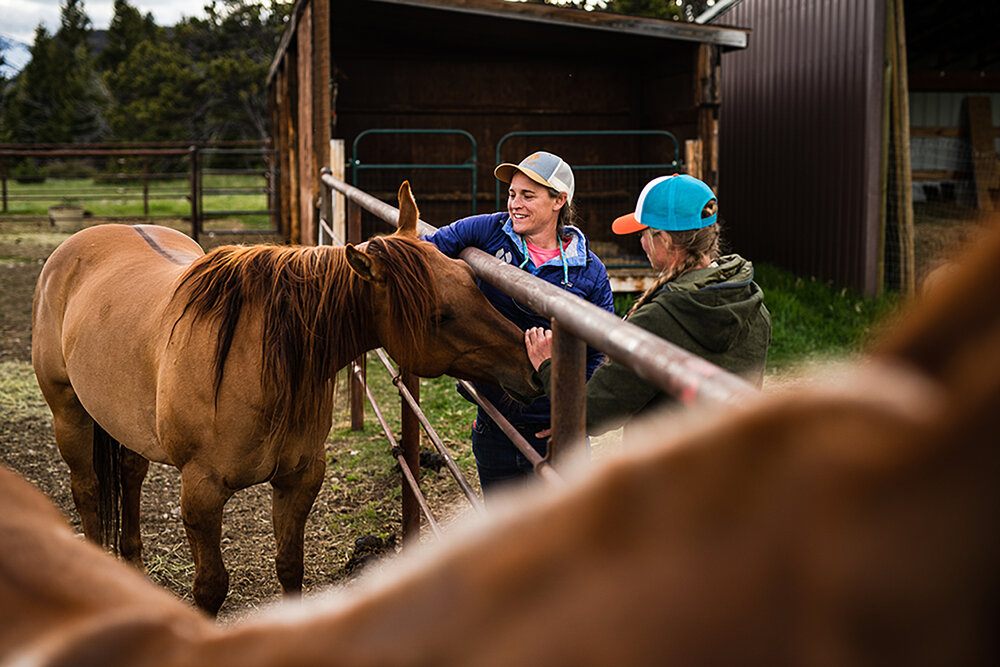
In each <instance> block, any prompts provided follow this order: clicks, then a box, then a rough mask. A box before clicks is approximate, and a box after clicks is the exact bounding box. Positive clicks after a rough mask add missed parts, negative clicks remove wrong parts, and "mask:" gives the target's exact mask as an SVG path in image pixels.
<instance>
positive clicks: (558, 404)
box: [546, 319, 587, 466]
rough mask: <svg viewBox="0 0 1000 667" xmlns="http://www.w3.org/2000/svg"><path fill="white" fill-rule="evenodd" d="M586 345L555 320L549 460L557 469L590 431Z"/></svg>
mask: <svg viewBox="0 0 1000 667" xmlns="http://www.w3.org/2000/svg"><path fill="white" fill-rule="evenodd" d="M586 382H587V345H586V343H584V342H583V341H582V340H580V339H579V338H577V337H576V336H573V335H572V334H571V333H569V331H567V330H566V329H565V328H564V327H563V326H562V325H560V324H559V322H557V321H556V320H555V319H553V320H552V438H551V439H550V440H549V451H548V456H547V457H546V458H547V460H548V461H549V462H550V463H552V465H553V466H557V465H558V464H559V463H560V462H561V459H562V458H563V457H565V456H566V455H568V454H570V453H571V450H572V448H573V447H574V446H575V445H578V444H579V443H580V442H582V441H583V439H584V437H585V436H586V428H587V384H586Z"/></svg>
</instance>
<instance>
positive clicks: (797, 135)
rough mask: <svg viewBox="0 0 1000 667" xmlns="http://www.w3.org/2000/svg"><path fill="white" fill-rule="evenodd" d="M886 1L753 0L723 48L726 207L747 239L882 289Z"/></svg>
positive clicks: (751, 246) (795, 261)
mask: <svg viewBox="0 0 1000 667" xmlns="http://www.w3.org/2000/svg"><path fill="white" fill-rule="evenodd" d="M884 5H885V0H744V2H742V3H740V4H739V5H737V6H736V7H735V8H734V9H733V10H732V11H730V12H728V13H727V14H726V15H725V17H724V22H725V23H727V24H730V25H739V26H742V27H747V28H750V29H752V30H753V32H752V39H751V41H750V46H749V47H748V48H747V49H746V50H744V51H733V52H729V53H727V54H725V55H724V56H723V58H722V62H723V74H722V100H723V103H724V106H725V110H724V112H723V113H722V114H721V117H720V129H719V133H720V141H719V150H720V158H719V159H720V178H719V188H720V193H719V195H720V198H719V201H720V211H721V213H722V216H723V218H724V219H725V220H726V222H727V223H728V226H727V233H726V235H727V237H728V238H729V240H730V241H731V242H732V246H733V247H734V249H735V250H737V251H739V252H741V253H743V254H745V255H746V256H748V257H750V258H752V259H754V260H758V261H768V262H773V263H776V264H779V265H782V266H785V267H787V268H789V269H791V270H793V271H795V272H797V273H800V274H802V275H808V276H815V277H818V278H822V279H827V280H832V281H834V282H835V283H836V284H838V285H843V286H850V287H854V288H857V289H859V290H862V291H864V292H866V293H869V294H872V293H875V292H877V291H878V289H879V286H878V285H877V282H878V276H877V260H878V254H879V252H880V238H879V237H880V230H879V224H880V222H879V216H880V186H881V174H880V167H879V165H880V155H881V147H882V129H881V128H882V107H883V104H882V98H883V80H884V72H883V60H884V51H885V49H884V44H885V33H884V30H885V28H884V25H885V18H884V16H885V6H884Z"/></svg>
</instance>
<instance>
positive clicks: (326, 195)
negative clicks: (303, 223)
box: [316, 167, 333, 245]
mask: <svg viewBox="0 0 1000 667" xmlns="http://www.w3.org/2000/svg"><path fill="white" fill-rule="evenodd" d="M319 173H320V174H329V173H330V168H329V167H323V168H322V169H321V170H320V172H319ZM332 199H333V190H331V188H330V186H328V185H327V184H326V183H324V182H323V179H322V178H320V179H319V219H320V224H318V225H316V245H326V244H325V243H324V242H323V223H324V222H326V225H327V226H328V227H329V228H330V229H333V221H332V218H333V204H332V201H331V200H332ZM331 240H333V239H331Z"/></svg>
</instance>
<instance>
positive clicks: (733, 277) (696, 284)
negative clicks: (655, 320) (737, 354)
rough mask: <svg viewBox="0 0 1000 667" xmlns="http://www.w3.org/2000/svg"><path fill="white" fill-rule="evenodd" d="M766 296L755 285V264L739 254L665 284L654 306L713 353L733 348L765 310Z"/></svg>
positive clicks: (726, 257) (721, 258) (654, 300)
mask: <svg viewBox="0 0 1000 667" xmlns="http://www.w3.org/2000/svg"><path fill="white" fill-rule="evenodd" d="M763 302H764V293H763V291H761V289H760V287H758V286H757V284H756V283H755V282H753V264H752V263H751V262H749V261H747V260H745V259H743V258H742V257H740V256H739V255H727V256H725V257H720V258H719V259H718V260H716V261H715V262H714V263H713V265H712V266H708V267H705V268H703V269H695V270H693V271H689V272H687V273H685V274H684V275H682V276H680V277H678V278H677V279H675V280H672V281H670V282H668V283H667V284H666V285H664V286H663V287H662V288H661V289H660V292H659V293H658V294H657V295H656V296H655V297H654V298H653V303H656V304H658V305H659V306H660V307H662V308H664V309H665V310H666V311H667V312H668V313H670V315H671V316H672V317H673V318H674V319H675V320H676V321H677V323H678V324H679V325H680V326H681V327H683V328H684V330H685V331H687V333H688V334H689V335H690V336H691V337H692V338H694V339H695V340H697V341H698V342H700V343H701V344H702V345H703V346H705V347H706V348H707V349H709V350H712V351H713V352H725V351H727V350H729V349H730V348H732V347H733V345H735V344H736V342H737V341H738V340H740V339H741V337H742V336H743V335H744V333H745V332H746V330H747V329H748V328H749V327H750V326H751V320H752V318H753V317H754V316H755V315H756V314H757V313H758V312H759V311H760V309H761V308H762V307H763Z"/></svg>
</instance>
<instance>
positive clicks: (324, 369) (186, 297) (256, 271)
mask: <svg viewBox="0 0 1000 667" xmlns="http://www.w3.org/2000/svg"><path fill="white" fill-rule="evenodd" d="M421 244H424V242H420V241H417V240H416V239H410V238H407V237H399V236H386V237H378V238H375V239H372V240H371V241H369V243H368V248H367V252H368V254H369V255H372V256H373V257H376V258H378V259H381V260H382V262H383V264H384V267H385V272H386V276H385V279H386V284H385V287H386V289H385V293H386V311H387V312H386V316H387V317H388V321H389V322H390V323H392V324H393V326H394V327H395V329H394V330H392V331H391V332H390V335H392V336H393V339H394V341H395V342H403V343H404V344H407V345H411V346H416V347H420V346H422V345H423V340H424V323H425V322H426V321H427V319H428V318H429V317H430V316H431V314H432V313H433V312H434V310H435V308H436V307H437V302H436V294H437V290H436V289H435V284H434V276H433V273H432V272H431V268H430V265H429V262H428V259H427V256H426V254H425V250H423V249H422V248H421ZM373 293H374V290H373V289H372V286H371V284H369V283H368V282H366V281H365V280H363V279H361V278H360V277H359V276H358V275H357V274H356V273H355V272H354V271H353V270H352V269H351V268H350V266H349V265H348V263H347V260H346V258H345V253H344V249H343V248H333V247H329V246H321V247H305V246H298V247H290V246H275V245H253V246H223V247H220V248H216V249H215V250H213V251H211V252H209V253H208V254H206V255H205V256H204V257H200V258H199V259H198V260H196V261H195V262H193V263H192V264H191V266H189V267H188V269H187V270H186V271H185V273H184V275H183V276H182V278H181V280H180V283H179V284H178V287H177V290H176V292H175V296H176V297H180V298H181V299H182V300H183V302H184V303H185V305H184V309H183V311H182V313H181V315H180V317H178V321H180V319H181V318H183V317H184V316H185V315H186V314H190V315H192V316H193V317H194V320H195V321H199V320H206V321H209V322H211V323H212V324H213V325H216V326H217V327H218V330H217V344H216V349H215V355H214V363H213V366H214V368H213V372H214V391H215V400H216V407H217V406H218V397H219V390H220V388H221V385H222V378H223V375H224V372H225V365H226V360H227V358H228V357H229V352H230V348H231V346H232V342H233V337H234V335H235V332H236V326H237V323H238V322H239V319H240V316H241V314H242V313H243V312H244V309H252V310H253V311H255V312H258V313H260V316H261V317H262V319H263V340H262V341H261V342H262V347H261V360H260V361H261V364H260V367H261V383H262V386H263V388H264V395H265V398H266V399H268V400H269V401H270V402H271V404H272V406H273V413H272V414H270V415H268V418H269V419H270V422H271V436H273V437H283V436H284V435H286V434H287V432H288V431H289V430H290V429H291V428H292V427H293V426H296V427H298V426H302V425H306V424H309V423H310V422H312V421H314V420H316V419H317V418H318V415H319V414H320V412H319V410H320V409H321V407H322V405H323V402H324V401H325V400H327V399H328V398H329V397H330V396H331V395H332V389H333V382H332V380H333V379H334V376H335V374H336V372H337V371H338V370H340V368H341V367H343V365H344V364H346V363H347V362H348V361H349V360H350V359H352V358H354V357H356V356H357V355H359V354H361V353H362V352H364V351H365V350H368V349H371V348H372V347H374V346H375V345H377V344H378V342H379V341H378V339H377V333H376V331H375V328H374V324H375V322H374V314H375V309H374V308H373V306H372V303H371V302H372V298H373ZM175 326H176V323H175ZM381 342H382V343H383V344H384V343H385V341H381ZM373 343H374V345H373Z"/></svg>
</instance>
